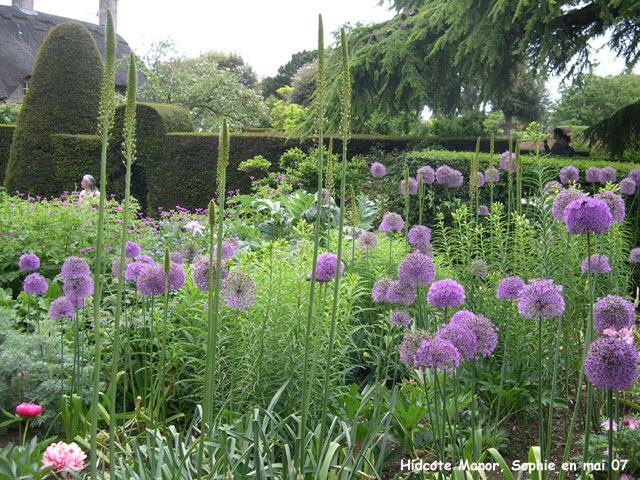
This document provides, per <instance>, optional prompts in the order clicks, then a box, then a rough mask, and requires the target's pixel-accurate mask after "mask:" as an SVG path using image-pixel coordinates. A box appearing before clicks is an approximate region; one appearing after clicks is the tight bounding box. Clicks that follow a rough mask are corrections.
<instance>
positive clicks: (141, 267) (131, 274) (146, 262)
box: [124, 255, 155, 282]
mask: <svg viewBox="0 0 640 480" xmlns="http://www.w3.org/2000/svg"><path fill="white" fill-rule="evenodd" d="M149 266H151V267H155V263H154V261H153V259H152V258H151V257H149V256H148V255H141V256H140V258H138V259H137V260H136V261H135V262H131V263H128V264H127V266H126V267H125V271H124V278H125V279H126V280H129V281H130V282H137V281H138V277H140V275H141V274H142V272H143V271H145V270H146V269H147V267H149Z"/></svg>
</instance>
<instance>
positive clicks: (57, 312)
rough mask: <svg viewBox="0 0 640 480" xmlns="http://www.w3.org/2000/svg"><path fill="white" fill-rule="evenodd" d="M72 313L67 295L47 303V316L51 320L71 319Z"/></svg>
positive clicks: (73, 311) (72, 309)
mask: <svg viewBox="0 0 640 480" xmlns="http://www.w3.org/2000/svg"><path fill="white" fill-rule="evenodd" d="M74 313H75V309H74V308H73V303H71V301H70V300H69V299H68V298H67V297H60V298H56V299H55V300H54V301H53V302H51V305H49V318H50V319H51V320H62V319H64V318H67V319H71V318H73V314H74Z"/></svg>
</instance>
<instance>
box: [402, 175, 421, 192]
mask: <svg viewBox="0 0 640 480" xmlns="http://www.w3.org/2000/svg"><path fill="white" fill-rule="evenodd" d="M404 192H405V190H404V180H402V181H401V182H400V193H401V194H402V195H404ZM417 194H418V181H417V180H416V179H415V178H412V177H409V195H417Z"/></svg>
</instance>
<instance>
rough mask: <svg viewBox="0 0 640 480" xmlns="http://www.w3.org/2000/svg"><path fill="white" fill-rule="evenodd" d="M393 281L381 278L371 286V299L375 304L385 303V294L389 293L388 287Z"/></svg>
mask: <svg viewBox="0 0 640 480" xmlns="http://www.w3.org/2000/svg"><path fill="white" fill-rule="evenodd" d="M392 282H393V280H391V279H390V278H381V279H380V280H378V281H377V282H376V283H374V284H373V288H372V289H371V297H372V298H373V301H374V302H376V303H379V302H386V301H387V292H388V291H389V287H390V286H391V283H392Z"/></svg>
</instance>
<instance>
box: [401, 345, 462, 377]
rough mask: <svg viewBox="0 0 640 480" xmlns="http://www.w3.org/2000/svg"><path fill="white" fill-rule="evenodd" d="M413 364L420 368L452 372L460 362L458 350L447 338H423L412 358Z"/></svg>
mask: <svg viewBox="0 0 640 480" xmlns="http://www.w3.org/2000/svg"><path fill="white" fill-rule="evenodd" d="M413 364H414V366H415V367H416V368H420V369H424V370H426V369H428V368H432V369H434V370H435V369H438V368H439V369H441V370H444V371H445V372H446V373H449V374H451V373H453V372H454V371H455V369H456V367H457V366H458V365H459V364H460V352H458V350H457V349H456V347H455V346H454V345H453V344H452V343H451V342H450V341H448V340H444V339H442V338H437V337H435V338H432V339H429V340H424V341H423V342H422V343H421V344H420V346H419V347H418V350H416V353H415V355H414V358H413Z"/></svg>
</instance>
